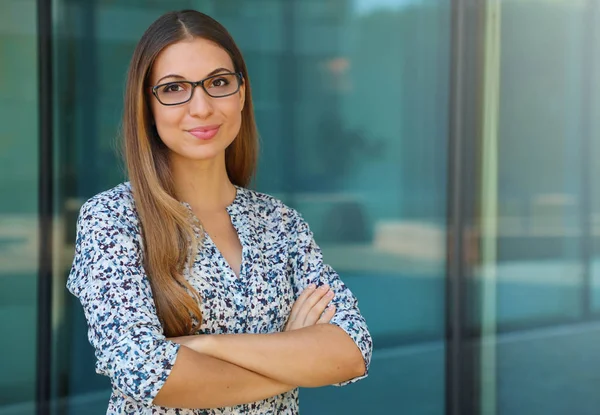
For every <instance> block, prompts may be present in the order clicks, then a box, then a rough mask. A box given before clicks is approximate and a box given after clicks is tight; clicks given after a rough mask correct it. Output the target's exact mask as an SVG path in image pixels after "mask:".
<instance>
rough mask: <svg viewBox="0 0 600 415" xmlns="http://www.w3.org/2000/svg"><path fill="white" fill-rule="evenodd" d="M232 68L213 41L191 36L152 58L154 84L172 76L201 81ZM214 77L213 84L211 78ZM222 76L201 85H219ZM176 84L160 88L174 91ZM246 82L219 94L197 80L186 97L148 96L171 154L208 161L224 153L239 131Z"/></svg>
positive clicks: (160, 132)
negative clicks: (173, 100)
mask: <svg viewBox="0 0 600 415" xmlns="http://www.w3.org/2000/svg"><path fill="white" fill-rule="evenodd" d="M226 72H235V70H234V67H233V62H232V60H231V58H230V57H229V54H228V53H227V52H226V51H225V50H224V49H222V48H221V47H219V46H217V45H216V44H215V43H213V42H211V41H208V40H206V39H202V38H194V39H192V40H185V41H180V42H177V43H174V44H172V45H170V46H168V47H167V48H165V49H164V50H163V51H162V52H161V53H160V54H159V55H158V57H157V58H156V60H155V62H154V65H153V67H152V72H151V74H150V81H151V83H152V85H159V84H164V83H167V82H175V81H192V82H195V81H199V80H201V79H205V78H207V77H209V76H211V75H216V74H219V73H226ZM211 82H212V83H211ZM221 85H224V83H223V80H220V79H219V78H212V80H209V81H207V82H206V83H205V86H206V87H207V88H209V87H210V86H216V87H219V86H221ZM178 90H181V88H180V87H178V86H176V85H174V86H171V87H170V89H168V90H165V91H164V93H167V94H168V93H178V92H177V91H178ZM244 97H245V86H244V85H242V86H241V87H240V90H239V92H237V93H235V94H233V95H230V96H226V97H221V98H213V97H211V96H209V95H208V94H207V93H206V92H205V91H204V89H202V87H201V86H200V85H199V86H197V87H196V88H194V90H193V95H192V98H191V100H190V101H188V102H186V103H183V104H179V105H173V106H165V105H162V104H161V103H160V102H159V101H158V99H156V97H155V96H150V101H151V109H152V115H153V116H154V122H155V123H156V129H157V131H158V135H159V136H160V138H161V140H162V141H163V142H164V143H165V145H166V146H167V147H168V148H169V149H170V150H171V156H172V158H173V157H174V158H175V159H177V158H180V157H181V158H185V159H191V160H209V159H214V158H215V157H219V156H223V155H224V152H225V149H226V148H227V147H228V146H229V145H230V144H231V143H232V142H233V140H234V139H235V137H236V136H237V135H238V132H239V131H240V125H241V122H242V109H243V108H244Z"/></svg>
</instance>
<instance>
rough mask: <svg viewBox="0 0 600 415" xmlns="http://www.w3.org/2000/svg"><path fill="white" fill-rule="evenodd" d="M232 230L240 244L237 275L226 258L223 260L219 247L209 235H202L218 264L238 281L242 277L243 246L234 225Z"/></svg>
mask: <svg viewBox="0 0 600 415" xmlns="http://www.w3.org/2000/svg"><path fill="white" fill-rule="evenodd" d="M232 225H233V222H232ZM233 228H234V229H235V231H236V233H237V237H238V241H239V242H240V245H241V247H242V252H241V258H240V271H239V274H238V273H236V272H235V270H234V269H233V267H232V266H231V264H230V263H229V261H227V258H225V255H223V253H222V252H221V250H220V249H219V247H218V246H217V244H216V243H215V241H213V239H212V238H211V236H210V235H209V233H208V232H206V231H204V235H205V239H206V240H207V241H209V243H210V244H211V245H212V247H213V248H214V250H215V254H216V255H217V256H218V257H219V258H220V262H222V263H223V264H224V265H225V267H226V268H227V271H228V272H229V273H230V274H231V275H233V276H234V277H235V278H236V279H239V278H240V277H241V276H242V272H243V270H244V244H243V242H242V238H241V237H240V234H239V232H238V230H237V228H236V227H235V225H233Z"/></svg>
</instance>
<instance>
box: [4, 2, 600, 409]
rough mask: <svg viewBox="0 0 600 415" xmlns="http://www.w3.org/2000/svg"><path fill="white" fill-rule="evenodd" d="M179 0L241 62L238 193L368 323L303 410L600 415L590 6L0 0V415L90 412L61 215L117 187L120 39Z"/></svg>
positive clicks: (598, 194)
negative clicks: (246, 164) (291, 237)
mask: <svg viewBox="0 0 600 415" xmlns="http://www.w3.org/2000/svg"><path fill="white" fill-rule="evenodd" d="M186 8H194V9H197V10H200V11H203V12H205V13H207V14H210V15H211V16H213V17H215V18H216V19H217V20H219V21H220V22H221V23H223V24H224V25H225V26H226V27H227V28H228V29H229V30H230V32H231V33H232V35H233V36H234V38H235V39H236V41H237V42H238V44H239V46H240V48H241V50H242V52H243V54H244V56H245V59H246V61H247V64H248V70H249V72H250V73H249V76H250V79H251V83H252V89H253V99H254V104H255V113H256V118H257V122H258V127H259V132H260V136H261V154H260V163H259V170H258V174H257V178H256V181H255V184H254V187H255V188H256V189H257V190H259V191H263V192H266V193H269V194H272V195H274V196H276V197H278V198H280V199H282V200H283V201H284V202H285V203H287V204H288V205H290V206H292V207H294V208H296V209H298V210H299V211H300V212H301V213H302V214H303V215H304V217H305V218H306V219H307V221H308V222H309V224H310V225H311V228H312V230H313V232H314V234H315V238H316V241H317V243H319V245H320V246H321V247H322V249H323V252H324V256H325V260H326V261H327V262H328V263H330V264H331V265H332V266H333V267H334V268H335V269H336V270H337V271H338V272H339V274H340V275H341V277H342V279H343V280H344V281H345V282H346V283H347V285H348V286H349V287H350V288H351V289H352V290H353V291H354V292H355V294H356V295H357V297H358V298H359V306H360V309H361V311H362V313H363V314H364V316H365V318H366V319H367V322H368V324H369V327H370V329H371V333H372V335H373V340H374V354H373V362H372V366H371V371H370V375H369V377H368V378H367V379H366V380H364V381H361V382H359V383H357V384H355V385H350V386H347V387H344V388H333V387H331V388H319V389H306V390H301V393H300V396H301V398H300V399H301V408H302V412H303V413H306V414H371V413H386V414H409V415H538V414H540V415H541V414H544V415H562V414H565V415H566V414H568V415H572V414H577V415H598V414H599V413H600V409H599V408H600V394H598V393H597V387H598V381H599V379H600V375H599V373H600V371H599V370H598V369H599V368H600V353H599V352H598V347H597V344H599V343H600V244H599V242H600V241H598V240H597V237H598V236H600V187H597V186H596V184H597V183H598V181H597V180H596V178H597V177H600V163H598V162H597V160H598V159H600V121H599V120H600V117H598V116H597V114H600V48H599V45H600V1H599V0H503V1H499V0H245V1H242V0H168V1H167V0H119V1H116V0H37V1H36V0H0V107H1V111H0V331H2V332H3V333H4V336H3V340H0V415H22V414H23V415H29V414H31V415H33V414H39V415H50V414H53V415H54V414H55V415H63V414H75V415H78V414H86V415H87V414H90V415H93V414H103V413H105V410H106V406H107V399H108V396H109V393H110V384H109V382H108V379H106V378H103V377H101V376H99V375H97V374H95V372H94V353H93V350H92V348H91V346H90V345H89V344H88V341H87V331H86V322H85V318H84V316H83V312H82V310H81V307H80V305H79V303H78V302H77V300H76V299H75V298H74V297H72V296H71V295H70V294H69V293H68V292H67V291H66V289H65V282H66V277H67V274H68V271H69V268H70V265H71V260H72V256H73V246H74V238H75V220H76V217H77V214H78V211H79V207H80V206H81V204H82V203H83V202H84V201H85V200H86V199H87V198H89V197H91V196H93V195H94V194H96V193H98V192H100V191H102V190H105V189H108V188H110V187H112V186H114V185H116V184H118V183H119V182H121V181H124V180H126V178H125V176H124V173H123V163H122V160H121V158H120V156H119V151H118V150H119V147H120V144H119V123H120V117H121V109H122V101H123V93H124V85H125V74H126V70H127V65H128V63H129V59H130V58H131V55H132V52H133V49H134V47H135V44H136V43H137V41H138V39H139V38H140V36H141V35H142V33H143V31H144V30H145V28H146V27H147V26H148V25H149V24H150V23H151V22H152V21H153V20H155V19H156V18H157V17H158V16H159V15H161V14H162V13H164V12H166V11H169V10H174V9H186ZM596 173H598V174H596ZM596 252H598V255H596Z"/></svg>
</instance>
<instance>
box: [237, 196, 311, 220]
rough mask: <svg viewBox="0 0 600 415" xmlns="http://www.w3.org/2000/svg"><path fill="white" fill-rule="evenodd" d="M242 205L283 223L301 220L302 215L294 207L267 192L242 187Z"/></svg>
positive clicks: (255, 212) (263, 216) (262, 215)
mask: <svg viewBox="0 0 600 415" xmlns="http://www.w3.org/2000/svg"><path fill="white" fill-rule="evenodd" d="M242 191H243V198H244V200H243V202H244V203H241V205H242V206H245V207H247V209H248V210H249V211H251V212H253V213H254V215H257V216H260V217H262V218H264V219H268V220H270V221H273V220H275V221H282V222H284V224H290V223H291V224H292V225H293V224H294V223H296V222H297V221H303V218H302V215H301V214H300V213H299V212H298V211H297V210H295V209H294V208H292V207H290V206H288V205H287V204H286V203H285V202H284V201H283V200H282V199H280V198H278V197H276V196H272V195H270V194H267V193H262V192H259V191H256V190H251V189H246V188H243V189H242Z"/></svg>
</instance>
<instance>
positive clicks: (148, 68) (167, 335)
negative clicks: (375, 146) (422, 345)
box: [67, 11, 372, 414]
mask: <svg viewBox="0 0 600 415" xmlns="http://www.w3.org/2000/svg"><path fill="white" fill-rule="evenodd" d="M123 132H124V138H125V154H126V158H127V169H128V173H129V178H130V182H127V183H123V184H121V185H118V186H117V187H115V188H113V189H111V190H108V191H106V192H103V193H100V194H99V195H96V196H94V197H93V198H91V199H90V200H88V201H87V202H86V203H85V204H84V205H83V207H82V208H81V212H80V215H79V220H78V229H77V232H78V234H77V244H76V255H75V259H74V263H73V267H72V270H71V273H70V275H69V280H68V283H67V287H68V289H69V290H70V291H71V292H72V293H73V294H74V295H75V296H77V297H78V298H79V299H80V301H81V304H82V305H83V308H84V311H85V314H86V318H87V321H88V326H89V340H90V342H91V344H92V345H93V346H94V348H95V351H96V357H97V364H96V370H97V372H98V373H101V374H104V375H106V376H109V377H110V379H111V382H112V386H113V394H112V396H111V399H110V402H109V408H108V414H141V413H148V414H150V413H152V414H175V413H177V414H201V413H202V414H207V413H208V414H238V413H244V414H267V413H269V414H272V413H277V414H296V413H298V389H297V388H298V387H299V386H303V387H318V386H323V385H330V384H344V383H348V382H351V381H354V380H357V379H360V378H362V377H364V376H366V372H367V369H368V366H369V362H370V359H371V350H372V343H371V337H370V335H369V332H368V329H367V326H366V324H365V321H364V319H363V317H362V316H361V315H360V312H359V310H358V308H357V302H356V299H355V297H354V296H353V295H352V293H351V292H350V291H349V290H348V288H347V287H346V286H345V285H344V284H343V283H342V282H341V281H340V279H339V277H338V276H337V274H336V273H335V271H333V270H332V269H331V268H330V267H329V266H327V265H325V264H323V260H322V256H321V252H320V250H319V248H318V247H317V245H316V244H315V242H314V240H313V238H312V234H311V232H310V230H309V228H308V225H307V224H306V223H305V222H304V221H303V219H302V218H301V216H300V215H299V214H298V213H297V212H296V211H294V210H293V209H291V208H289V207H287V206H285V205H284V204H282V203H281V202H280V201H278V200H276V199H274V198H272V197H270V196H267V195H264V194H261V193H257V192H254V191H251V190H248V189H246V188H245V186H247V185H248V183H249V181H250V178H251V176H252V174H253V172H254V168H255V164H256V154H257V133H256V127H255V122H254V116H253V110H252V98H251V94H250V82H249V79H248V72H247V70H246V65H245V63H244V60H243V58H242V55H241V53H240V51H239V50H238V48H237V46H236V45H235V43H234V41H233V39H232V38H231V36H230V35H229V33H228V32H227V31H226V29H225V28H223V27H222V26H221V25H220V24H219V23H217V22H216V21H215V20H213V19H211V18H210V17H208V16H206V15H204V14H202V13H199V12H196V11H182V12H172V13H167V14H165V15H164V16H162V17H160V18H159V19H158V20H157V21H156V22H154V23H153V24H152V25H151V26H150V27H149V28H148V30H147V31H146V33H144V35H143V37H142V39H141V40H140V42H139V44H138V45H137V47H136V50H135V53H134V55H133V59H132V61H131V65H130V69H129V74H128V79H127V91H126V98H125V109H124V119H123ZM170 408H178V409H170ZM182 408H186V409H182ZM207 408H210V409H207Z"/></svg>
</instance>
